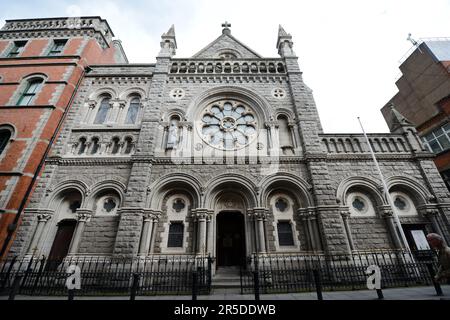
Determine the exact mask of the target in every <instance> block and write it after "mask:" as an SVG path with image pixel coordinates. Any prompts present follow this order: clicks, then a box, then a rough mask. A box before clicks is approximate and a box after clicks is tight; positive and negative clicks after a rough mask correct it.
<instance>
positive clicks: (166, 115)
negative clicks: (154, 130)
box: [161, 108, 186, 121]
mask: <svg viewBox="0 0 450 320" xmlns="http://www.w3.org/2000/svg"><path fill="white" fill-rule="evenodd" d="M173 116H177V117H179V118H180V120H181V121H185V120H186V114H185V111H184V110H183V109H180V108H170V109H169V110H167V111H166V112H164V113H163V115H162V116H161V121H169V120H170V119H171V118H172V117H173Z"/></svg>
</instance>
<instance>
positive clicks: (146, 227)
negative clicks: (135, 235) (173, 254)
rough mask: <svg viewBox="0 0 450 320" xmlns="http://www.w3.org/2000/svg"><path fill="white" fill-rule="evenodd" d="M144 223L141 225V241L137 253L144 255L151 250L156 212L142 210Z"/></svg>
mask: <svg viewBox="0 0 450 320" xmlns="http://www.w3.org/2000/svg"><path fill="white" fill-rule="evenodd" d="M143 218H144V223H143V227H142V237H141V243H140V244H139V255H140V256H146V255H147V254H149V253H151V251H152V240H153V238H154V232H153V230H154V229H155V228H154V224H155V223H156V222H157V221H158V214H157V213H156V212H155V211H153V210H149V211H146V212H144V216H143Z"/></svg>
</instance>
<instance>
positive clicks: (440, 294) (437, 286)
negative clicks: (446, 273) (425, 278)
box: [427, 263, 444, 296]
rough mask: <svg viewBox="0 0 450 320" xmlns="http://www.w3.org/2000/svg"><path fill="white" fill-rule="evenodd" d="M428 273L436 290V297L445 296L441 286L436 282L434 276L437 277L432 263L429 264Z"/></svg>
mask: <svg viewBox="0 0 450 320" xmlns="http://www.w3.org/2000/svg"><path fill="white" fill-rule="evenodd" d="M427 268H428V272H429V273H430V276H431V280H432V281H433V285H434V290H436V295H438V296H443V295H444V294H443V293H442V288H441V285H440V284H439V283H438V282H437V281H436V280H434V276H435V275H436V274H435V273H434V269H433V265H432V264H431V263H427Z"/></svg>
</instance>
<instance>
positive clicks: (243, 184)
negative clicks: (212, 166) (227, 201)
mask: <svg viewBox="0 0 450 320" xmlns="http://www.w3.org/2000/svg"><path fill="white" fill-rule="evenodd" d="M255 189H256V186H255V184H254V183H253V182H252V181H251V180H250V179H248V178H247V177H244V176H242V175H239V174H222V175H219V176H216V177H214V178H212V179H211V180H210V181H209V182H208V183H207V184H206V186H205V190H206V193H205V196H204V199H203V207H204V208H208V209H213V208H214V205H215V203H216V202H217V200H218V197H220V196H221V195H222V194H223V193H224V192H227V193H236V194H239V195H240V196H241V197H242V199H243V201H244V205H245V206H246V207H247V208H254V207H258V206H259V202H258V198H257V195H256V192H255Z"/></svg>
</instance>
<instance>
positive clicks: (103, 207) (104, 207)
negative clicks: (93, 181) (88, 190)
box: [94, 190, 120, 216]
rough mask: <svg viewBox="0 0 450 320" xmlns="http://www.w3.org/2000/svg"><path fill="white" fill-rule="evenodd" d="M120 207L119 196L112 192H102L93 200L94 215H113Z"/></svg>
mask: <svg viewBox="0 0 450 320" xmlns="http://www.w3.org/2000/svg"><path fill="white" fill-rule="evenodd" d="M119 206H120V196H119V195H118V194H117V192H116V191H114V190H104V191H102V192H100V193H99V194H98V195H97V196H96V198H95V207H94V211H95V214H96V215H108V216H109V215H114V214H117V209H118V208H119Z"/></svg>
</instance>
